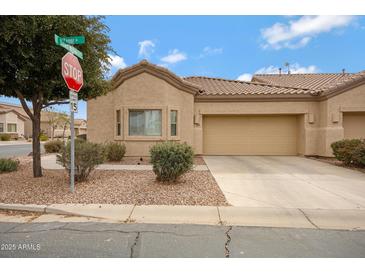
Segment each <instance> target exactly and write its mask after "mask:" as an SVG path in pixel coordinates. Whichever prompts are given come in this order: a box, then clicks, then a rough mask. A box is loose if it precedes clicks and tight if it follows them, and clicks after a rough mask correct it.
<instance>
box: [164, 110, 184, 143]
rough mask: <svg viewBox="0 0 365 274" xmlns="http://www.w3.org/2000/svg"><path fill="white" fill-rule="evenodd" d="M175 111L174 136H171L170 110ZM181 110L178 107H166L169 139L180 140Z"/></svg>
mask: <svg viewBox="0 0 365 274" xmlns="http://www.w3.org/2000/svg"><path fill="white" fill-rule="evenodd" d="M173 110H174V111H176V112H177V119H176V136H171V111H173ZM180 117H181V111H180V108H179V107H168V121H167V122H168V124H167V130H168V139H169V140H180V124H181V118H180Z"/></svg>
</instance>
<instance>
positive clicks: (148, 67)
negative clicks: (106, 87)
mask: <svg viewBox="0 0 365 274" xmlns="http://www.w3.org/2000/svg"><path fill="white" fill-rule="evenodd" d="M143 72H146V73H149V74H151V75H153V76H156V77H158V78H160V79H162V80H165V81H167V82H168V83H170V84H171V85H173V86H175V87H176V88H178V89H180V90H183V91H186V92H188V93H191V94H193V95H195V94H196V93H197V92H198V91H199V90H200V87H199V86H197V85H194V84H192V83H189V82H187V81H185V80H183V79H181V78H180V77H178V76H177V75H175V74H174V73H172V72H171V71H169V70H168V69H165V68H163V67H159V66H156V65H153V64H150V63H149V62H147V61H145V60H143V61H141V62H139V63H138V64H136V65H133V66H131V67H128V68H125V69H121V70H119V71H118V72H117V73H116V74H115V75H114V76H113V78H112V88H113V89H116V88H117V87H118V86H120V85H121V84H122V83H123V82H124V81H126V80H127V79H130V78H132V77H134V76H136V75H138V74H141V73H143Z"/></svg>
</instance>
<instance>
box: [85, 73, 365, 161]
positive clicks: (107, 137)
mask: <svg viewBox="0 0 365 274" xmlns="http://www.w3.org/2000/svg"><path fill="white" fill-rule="evenodd" d="M194 99H195V100H194ZM130 109H161V112H162V135H161V136H153V137H146V136H129V134H128V122H129V121H128V115H129V110H130ZM171 109H175V110H178V137H171V136H170V135H169V132H170V128H169V125H170V122H169V116H170V115H169V112H170V110H171ZM117 110H119V111H120V114H121V135H120V136H117V130H116V129H117V125H116V111H117ZM347 112H357V113H359V112H360V113H362V112H363V113H365V85H364V84H363V85H362V86H358V87H355V88H352V89H351V90H347V91H345V92H343V93H340V94H338V95H336V96H333V97H330V98H328V99H325V100H322V101H318V100H317V97H313V101H308V100H307V101H277V100H272V101H270V99H269V98H268V99H267V100H265V101H250V102H238V101H237V102H232V101H221V102H217V101H209V102H207V101H205V102H203V101H199V100H198V98H194V95H193V94H191V93H189V92H186V91H183V90H180V89H179V88H177V87H175V86H174V85H172V84H171V83H169V82H167V81H165V80H164V79H161V78H159V77H157V76H155V75H152V74H150V73H148V72H142V73H140V74H137V75H134V76H133V77H131V78H129V79H127V80H125V81H124V82H123V83H122V84H121V85H119V86H118V87H117V88H116V89H115V90H113V91H111V92H109V93H108V94H107V95H105V96H100V97H98V98H96V99H92V100H89V101H88V103H87V114H88V135H87V138H88V140H90V141H92V142H98V143H102V142H106V141H117V142H122V143H125V144H126V147H127V153H126V155H128V156H145V155H148V154H149V148H150V146H151V145H153V144H155V143H156V142H159V141H163V140H176V141H181V142H187V143H188V144H190V145H192V146H193V148H194V151H195V153H196V154H202V153H203V134H204V132H203V116H204V115H295V116H296V118H297V136H298V142H297V150H298V153H299V154H301V155H320V156H332V150H331V147H330V145H331V143H332V142H334V141H337V140H340V139H343V137H344V128H343V113H347ZM364 126H365V125H364Z"/></svg>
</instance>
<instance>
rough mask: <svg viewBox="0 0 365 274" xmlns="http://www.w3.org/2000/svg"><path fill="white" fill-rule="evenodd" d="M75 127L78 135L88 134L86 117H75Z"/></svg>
mask: <svg viewBox="0 0 365 274" xmlns="http://www.w3.org/2000/svg"><path fill="white" fill-rule="evenodd" d="M74 128H75V135H76V136H79V135H85V134H87V121H86V120H85V119H75V121H74Z"/></svg>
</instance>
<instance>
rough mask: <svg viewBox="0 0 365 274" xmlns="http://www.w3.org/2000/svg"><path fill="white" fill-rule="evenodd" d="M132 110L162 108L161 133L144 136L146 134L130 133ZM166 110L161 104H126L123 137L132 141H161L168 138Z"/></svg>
mask: <svg viewBox="0 0 365 274" xmlns="http://www.w3.org/2000/svg"><path fill="white" fill-rule="evenodd" d="M130 110H141V111H142V110H160V111H161V135H160V136H144V135H129V111H130ZM166 112H167V109H166V107H164V106H159V105H144V106H141V105H133V106H125V107H124V112H123V114H124V115H123V116H124V117H123V122H124V123H123V133H124V134H123V137H124V140H130V141H160V140H166V123H167V119H166Z"/></svg>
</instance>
